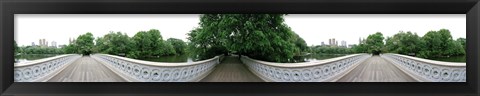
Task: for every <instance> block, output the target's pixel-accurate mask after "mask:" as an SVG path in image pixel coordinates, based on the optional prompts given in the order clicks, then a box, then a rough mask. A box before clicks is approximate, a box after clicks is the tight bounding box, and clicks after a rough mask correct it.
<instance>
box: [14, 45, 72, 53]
mask: <svg viewBox="0 0 480 96" xmlns="http://www.w3.org/2000/svg"><path fill="white" fill-rule="evenodd" d="M18 50H19V51H20V50H22V51H21V54H64V53H65V52H64V51H63V50H62V49H60V48H53V47H40V46H25V47H18Z"/></svg>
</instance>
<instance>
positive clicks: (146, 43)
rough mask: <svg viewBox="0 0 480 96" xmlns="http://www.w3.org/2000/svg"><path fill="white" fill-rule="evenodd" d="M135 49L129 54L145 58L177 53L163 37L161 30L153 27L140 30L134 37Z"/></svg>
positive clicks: (128, 55)
mask: <svg viewBox="0 0 480 96" xmlns="http://www.w3.org/2000/svg"><path fill="white" fill-rule="evenodd" d="M132 45H134V46H133V47H132V50H133V51H130V52H129V53H128V54H127V57H131V58H143V57H151V56H163V55H172V54H175V49H173V46H172V45H171V44H169V43H166V42H165V41H164V40H163V39H162V35H161V34H160V31H158V30H156V29H151V30H149V31H140V32H138V33H137V34H135V36H133V37H132Z"/></svg>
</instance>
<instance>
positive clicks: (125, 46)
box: [93, 32, 133, 55]
mask: <svg viewBox="0 0 480 96" xmlns="http://www.w3.org/2000/svg"><path fill="white" fill-rule="evenodd" d="M132 43H133V42H132V41H131V40H130V37H128V35H127V34H125V33H123V34H122V33H121V32H116V33H114V32H110V33H108V34H106V35H105V36H103V37H99V38H97V39H96V40H95V44H96V45H95V47H94V49H93V50H94V52H99V53H107V54H115V55H119V54H127V53H128V52H130V50H131V48H132V46H133V45H132Z"/></svg>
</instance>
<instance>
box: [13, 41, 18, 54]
mask: <svg viewBox="0 0 480 96" xmlns="http://www.w3.org/2000/svg"><path fill="white" fill-rule="evenodd" d="M13 51H14V55H17V53H19V52H18V51H19V48H18V45H17V41H15V40H13Z"/></svg>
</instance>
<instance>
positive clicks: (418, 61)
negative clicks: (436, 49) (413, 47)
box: [381, 53, 466, 82]
mask: <svg viewBox="0 0 480 96" xmlns="http://www.w3.org/2000/svg"><path fill="white" fill-rule="evenodd" d="M381 56H382V57H383V58H386V59H387V60H389V61H391V62H393V63H394V65H395V66H397V67H398V68H399V69H401V70H402V71H404V72H405V73H407V74H408V75H410V76H411V77H413V78H414V79H416V80H418V81H421V82H465V81H466V63H455V62H442V61H434V60H428V59H423V58H417V57H412V56H406V55H400V54H392V53H388V54H382V55H381Z"/></svg>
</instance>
